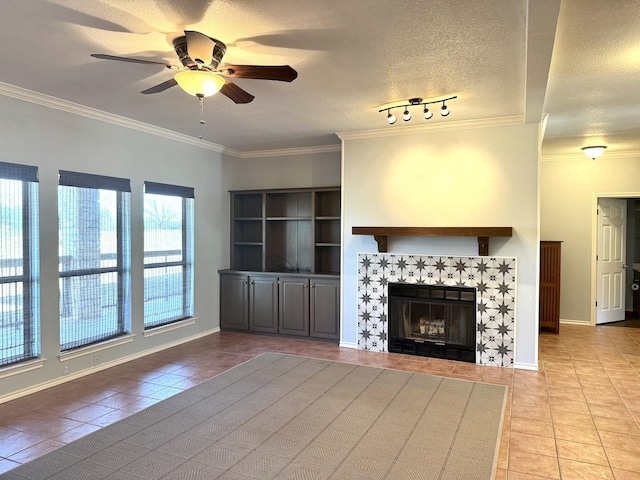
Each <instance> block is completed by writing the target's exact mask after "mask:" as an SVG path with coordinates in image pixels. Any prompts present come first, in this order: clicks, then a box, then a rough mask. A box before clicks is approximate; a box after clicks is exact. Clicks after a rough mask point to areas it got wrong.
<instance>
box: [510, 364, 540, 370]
mask: <svg viewBox="0 0 640 480" xmlns="http://www.w3.org/2000/svg"><path fill="white" fill-rule="evenodd" d="M513 368H518V369H520V370H532V371H534V372H537V371H538V365H537V364H536V363H519V362H515V363H514V364H513Z"/></svg>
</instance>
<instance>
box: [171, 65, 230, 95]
mask: <svg viewBox="0 0 640 480" xmlns="http://www.w3.org/2000/svg"><path fill="white" fill-rule="evenodd" d="M174 79H175V81H176V82H177V83H178V86H180V88H181V89H182V90H184V91H185V92H186V93H188V94H189V95H193V96H195V97H210V96H211V95H215V94H216V93H218V92H219V91H220V89H221V88H222V87H223V86H224V83H225V80H224V78H223V77H222V76H220V75H218V74H217V73H213V72H207V71H204V70H181V71H180V72H178V73H176V75H175V77H174Z"/></svg>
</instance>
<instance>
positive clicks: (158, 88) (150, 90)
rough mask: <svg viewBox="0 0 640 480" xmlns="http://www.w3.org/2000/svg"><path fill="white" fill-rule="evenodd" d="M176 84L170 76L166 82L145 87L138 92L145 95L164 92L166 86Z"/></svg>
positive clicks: (169, 86)
mask: <svg viewBox="0 0 640 480" xmlns="http://www.w3.org/2000/svg"><path fill="white" fill-rule="evenodd" d="M177 84H178V82H176V81H175V79H173V78H170V79H169V80H167V81H166V82H162V83H159V84H158V85H156V86H155V87H151V88H147V89H146V90H143V91H141V92H140V93H144V94H145V95H147V94H149V93H160V92H164V91H165V90H166V89H167V88H171V87H173V86H175V85H177Z"/></svg>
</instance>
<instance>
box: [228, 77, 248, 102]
mask: <svg viewBox="0 0 640 480" xmlns="http://www.w3.org/2000/svg"><path fill="white" fill-rule="evenodd" d="M220 93H221V94H223V95H225V96H226V97H228V98H230V99H231V100H233V101H234V102H235V103H250V102H251V101H253V99H254V98H255V97H254V96H253V95H251V94H250V93H249V92H246V91H244V90H243V89H242V88H240V87H239V86H237V85H236V84H235V83H233V82H232V81H231V80H228V79H226V78H225V79H224V85H223V86H222V88H221V89H220Z"/></svg>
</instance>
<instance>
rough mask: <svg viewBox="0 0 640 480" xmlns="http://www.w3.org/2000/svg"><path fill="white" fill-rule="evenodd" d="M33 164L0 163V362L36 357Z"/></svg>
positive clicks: (35, 191) (35, 186)
mask: <svg viewBox="0 0 640 480" xmlns="http://www.w3.org/2000/svg"><path fill="white" fill-rule="evenodd" d="M37 208H38V168H37V167H32V166H27V165H15V164H11V163H4V162H0V366H4V365H8V364H11V363H15V362H19V361H22V360H28V359H30V358H35V357H37V356H38V340H39V338H38V322H39V317H40V315H39V313H40V312H39V292H38V210H37Z"/></svg>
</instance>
